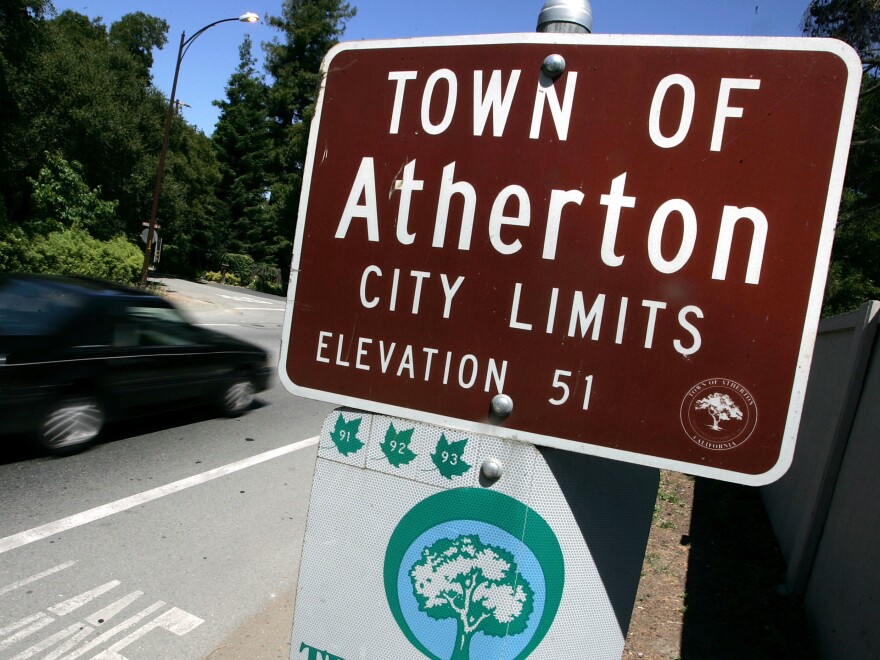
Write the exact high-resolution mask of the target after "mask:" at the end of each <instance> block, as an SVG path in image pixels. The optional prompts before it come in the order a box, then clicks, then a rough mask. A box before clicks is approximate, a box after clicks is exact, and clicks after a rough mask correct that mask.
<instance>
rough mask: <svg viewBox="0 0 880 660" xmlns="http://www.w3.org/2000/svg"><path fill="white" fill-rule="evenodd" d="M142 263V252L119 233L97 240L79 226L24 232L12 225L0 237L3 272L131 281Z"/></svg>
mask: <svg viewBox="0 0 880 660" xmlns="http://www.w3.org/2000/svg"><path fill="white" fill-rule="evenodd" d="M142 264H143V253H142V252H141V251H140V250H139V249H138V248H137V247H135V246H134V245H132V244H131V243H129V242H128V241H126V240H125V239H124V238H122V237H121V236H117V237H115V238H112V239H110V240H108V241H99V240H97V239H95V238H93V237H92V236H90V235H89V233H88V232H86V231H85V230H83V229H79V228H67V229H62V230H60V231H54V232H51V233H49V234H45V235H43V234H36V235H33V236H28V235H27V233H26V232H25V231H24V230H23V229H22V228H20V227H12V228H7V231H6V232H4V236H3V239H2V240H0V270H2V271H6V272H30V273H54V274H58V275H82V276H85V277H97V278H100V279H104V280H110V281H113V282H121V283H123V284H133V283H135V282H137V280H138V278H139V276H140V270H141V265H142Z"/></svg>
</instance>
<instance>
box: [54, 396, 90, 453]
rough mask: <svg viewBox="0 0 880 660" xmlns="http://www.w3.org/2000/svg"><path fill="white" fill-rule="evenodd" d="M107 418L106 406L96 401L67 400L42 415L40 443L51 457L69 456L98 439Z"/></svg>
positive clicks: (83, 398)
mask: <svg viewBox="0 0 880 660" xmlns="http://www.w3.org/2000/svg"><path fill="white" fill-rule="evenodd" d="M104 419H105V415H104V407H103V406H102V405H101V402H100V401H98V400H97V399H96V398H94V397H90V396H89V397H78V398H72V399H64V400H63V401H61V402H59V403H56V404H55V405H53V406H52V407H51V408H49V410H48V411H47V412H46V414H45V415H44V416H43V419H42V421H41V422H40V427H39V429H38V431H37V440H38V441H39V443H40V445H41V446H42V447H43V449H45V450H46V451H48V452H49V453H51V454H65V453H70V452H72V451H76V450H77V449H82V448H83V447H84V446H85V445H87V444H88V443H89V442H91V441H92V440H94V439H95V438H96V437H98V434H99V433H100V432H101V429H102V428H104Z"/></svg>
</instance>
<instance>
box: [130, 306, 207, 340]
mask: <svg viewBox="0 0 880 660" xmlns="http://www.w3.org/2000/svg"><path fill="white" fill-rule="evenodd" d="M198 343H199V333H198V330H196V328H194V327H193V326H192V325H190V324H189V323H188V322H187V320H186V319H184V318H183V316H181V315H180V312H178V311H177V310H176V309H173V308H171V307H146V306H136V305H132V306H129V307H127V308H126V309H125V313H124V314H123V317H122V319H121V320H120V322H119V323H117V325H116V327H115V329H114V338H113V344H114V346H193V345H195V344H198Z"/></svg>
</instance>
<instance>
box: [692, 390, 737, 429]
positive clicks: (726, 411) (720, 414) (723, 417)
mask: <svg viewBox="0 0 880 660" xmlns="http://www.w3.org/2000/svg"><path fill="white" fill-rule="evenodd" d="M695 407H696V409H697V410H705V411H707V412H708V413H709V414H710V415H711V416H712V425H711V427H710V428H711V429H712V430H713V431H721V430H723V429H722V428H721V426H719V424H718V422H727V421H730V420H731V419H742V418H743V413H742V410H740V409H739V406H737V405H736V404H735V403H734V402H733V399H731V398H730V395H729V394H722V393H721V392H715V393H714V394H710V395H709V396H707V397H704V398H702V399H700V400H699V401H697V405H696V406H695Z"/></svg>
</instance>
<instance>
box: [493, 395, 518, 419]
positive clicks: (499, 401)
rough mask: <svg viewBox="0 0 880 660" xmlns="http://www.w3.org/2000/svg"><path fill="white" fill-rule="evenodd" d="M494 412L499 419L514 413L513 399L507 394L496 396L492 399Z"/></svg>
mask: <svg viewBox="0 0 880 660" xmlns="http://www.w3.org/2000/svg"><path fill="white" fill-rule="evenodd" d="M492 412H493V413H495V414H496V415H498V416H499V417H507V416H508V415H510V413H512V412H513V399H511V398H510V397H509V396H507V395H506V394H496V395H495V396H493V397H492Z"/></svg>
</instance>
